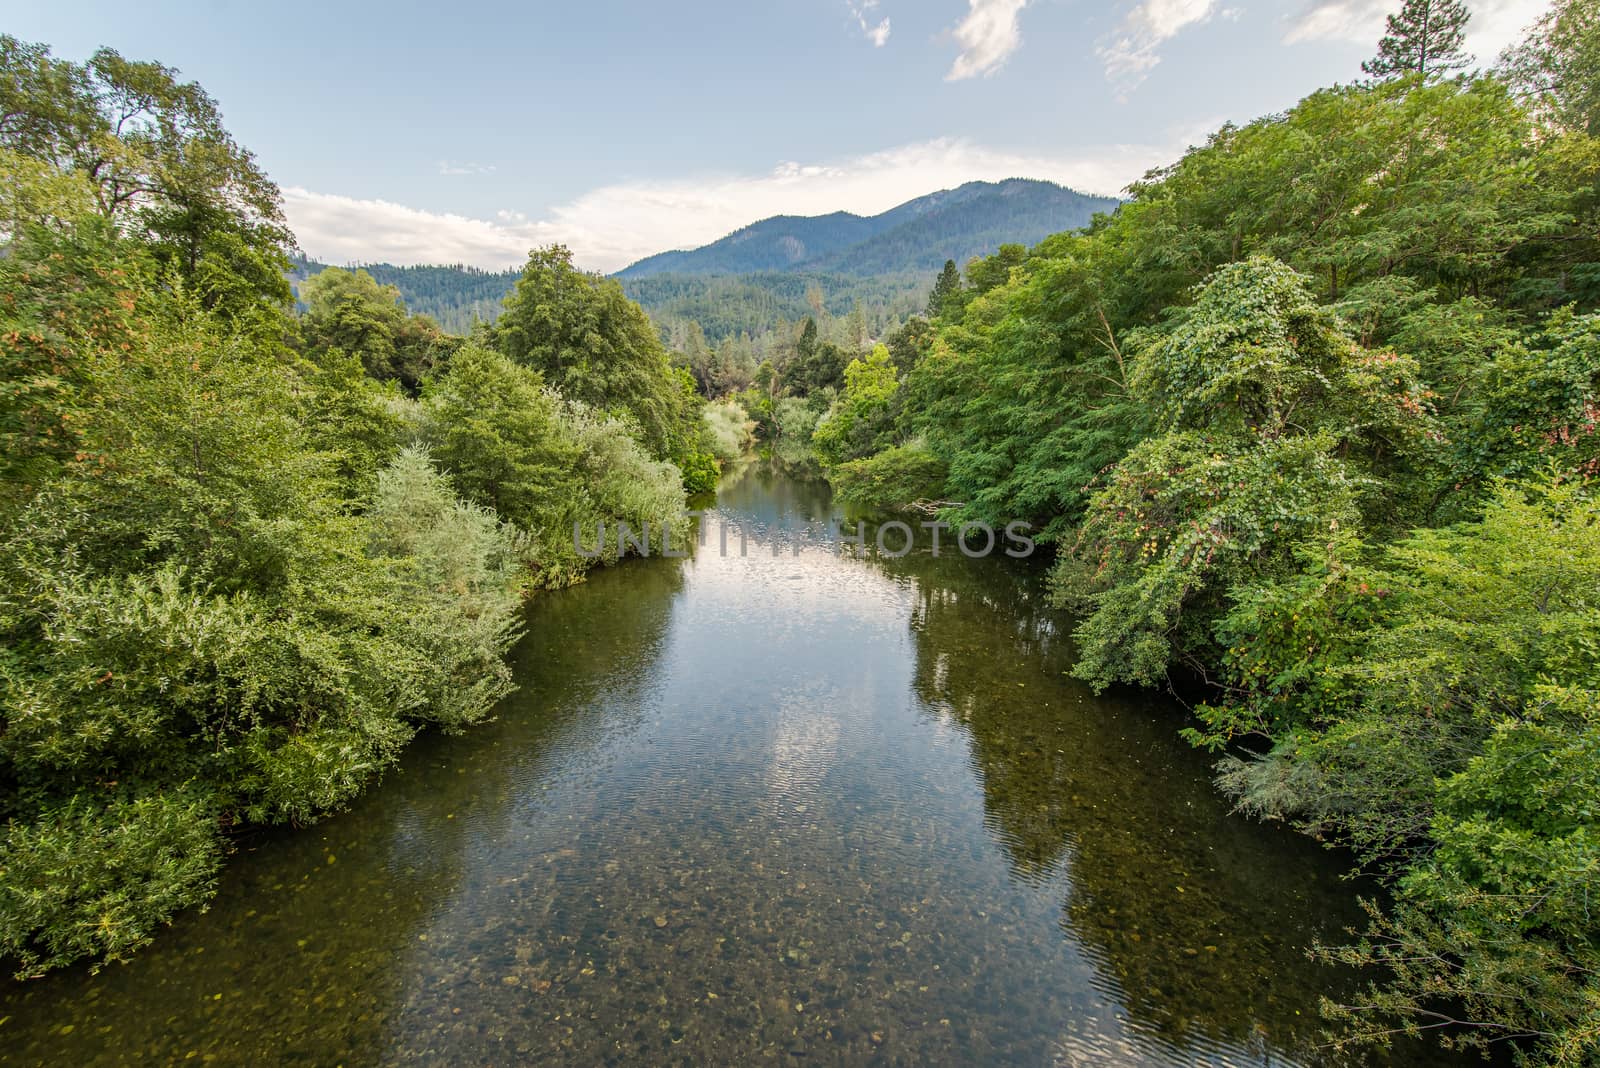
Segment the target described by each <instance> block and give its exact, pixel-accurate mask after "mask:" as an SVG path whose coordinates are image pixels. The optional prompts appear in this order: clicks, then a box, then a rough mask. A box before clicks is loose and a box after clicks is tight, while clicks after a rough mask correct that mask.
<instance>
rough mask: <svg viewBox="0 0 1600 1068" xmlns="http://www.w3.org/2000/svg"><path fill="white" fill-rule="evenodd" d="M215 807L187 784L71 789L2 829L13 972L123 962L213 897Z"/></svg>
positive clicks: (2, 909) (0, 910)
mask: <svg viewBox="0 0 1600 1068" xmlns="http://www.w3.org/2000/svg"><path fill="white" fill-rule="evenodd" d="M221 860H222V851H221V849H220V845H219V842H218V840H217V835H216V810H215V808H214V807H213V805H212V804H210V803H208V801H207V799H205V798H204V797H203V796H201V795H196V794H195V793H194V792H193V791H183V790H175V791H171V792H168V793H165V794H157V795H150V796H143V797H120V796H115V795H113V797H112V798H110V799H109V800H103V799H100V798H92V799H91V798H88V797H84V798H79V797H74V798H72V799H71V800H69V801H67V802H66V803H64V804H61V805H57V806H54V807H52V808H49V809H46V810H44V811H42V812H40V813H39V814H38V815H37V817H36V818H35V819H34V820H32V821H30V822H27V823H19V822H11V823H8V824H7V825H6V827H5V831H4V836H3V837H0V873H4V878H3V879H0V953H4V954H5V955H6V956H7V957H10V958H12V959H14V960H16V961H17V962H18V964H19V970H18V976H19V977H24V976H27V975H30V974H36V973H38V972H42V971H44V970H46V969H48V968H54V967H59V966H60V965H63V964H68V963H70V962H72V961H74V960H77V959H79V958H81V957H93V958H96V959H98V960H107V961H116V960H125V959H127V957H128V955H129V954H131V953H132V952H133V951H135V950H137V949H139V948H140V947H141V946H144V945H146V944H147V943H148V942H149V941H150V939H151V938H152V937H153V936H154V934H155V932H156V930H157V929H158V928H159V927H161V926H162V925H163V924H165V923H166V921H167V919H168V918H169V917H170V916H171V915H172V914H173V913H174V912H177V911H178V910H179V909H180V908H182V907H184V906H185V905H188V904H191V903H192V902H194V901H198V900H203V899H204V898H206V897H208V896H210V893H211V890H212V887H213V885H214V883H215V879H216V872H217V868H218V867H219V866H220V864H221Z"/></svg>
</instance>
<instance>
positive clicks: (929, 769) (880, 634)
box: [0, 464, 1415, 1065]
mask: <svg viewBox="0 0 1600 1068" xmlns="http://www.w3.org/2000/svg"><path fill="white" fill-rule="evenodd" d="M717 507H718V509H719V513H718V514H715V515H711V516H708V517H707V520H706V522H707V525H708V527H709V528H710V532H711V537H710V538H709V539H708V541H709V544H708V546H707V548H705V549H702V550H700V551H699V552H698V553H697V554H696V555H695V557H694V558H693V559H691V560H687V561H677V560H652V561H643V562H634V563H630V564H627V565H625V566H623V567H620V568H616V569H612V570H609V571H606V572H604V573H601V574H598V575H596V576H594V577H593V578H592V579H591V580H590V581H589V582H588V583H586V584H585V585H584V586H581V587H579V588H576V589H574V590H570V591H566V592H563V593H561V594H556V595H550V596H542V597H540V598H539V599H538V601H537V602H536V603H534V604H533V605H532V607H531V609H530V613H529V636H528V638H527V639H526V640H525V641H524V642H523V643H522V645H521V646H520V647H519V649H518V653H517V656H518V660H517V665H516V668H517V677H518V680H519V682H520V683H521V686H522V689H521V690H520V691H519V692H518V693H517V694H516V695H514V696H513V697H512V698H511V699H509V700H508V701H507V702H506V704H505V705H504V706H503V708H502V709H501V711H500V714H499V716H498V718H497V720H496V721H495V722H494V723H493V724H490V725H488V726H485V727H483V728H480V729H478V730H476V731H474V732H473V733H471V734H469V735H467V736H465V737H462V738H456V739H439V738H433V739H427V740H424V741H423V742H422V743H421V744H419V745H418V746H417V747H416V748H415V749H414V750H413V751H412V752H411V753H410V754H408V756H407V759H406V761H405V763H404V765H403V767H402V768H401V769H400V770H399V771H398V772H397V773H395V774H393V775H391V776H390V778H389V779H388V781H386V782H385V783H384V784H383V785H382V786H381V787H380V788H378V789H377V790H375V791H374V792H372V793H371V794H369V795H368V796H367V797H366V798H365V799H364V800H363V801H362V802H361V803H359V804H358V805H357V806H356V807H355V808H354V809H353V810H352V811H350V812H348V813H346V814H344V815H342V816H340V817H337V818H335V819H332V820H330V821H328V822H327V823H325V824H324V825H322V826H319V827H317V828H313V829H309V830H305V831H300V832H296V833H289V834H281V835H278V834H274V835H265V836H260V837H258V838H256V839H254V840H252V841H250V842H248V843H246V844H245V851H244V853H243V855H242V856H240V857H239V858H236V862H235V863H234V864H233V865H232V866H230V868H229V869H228V871H227V873H226V876H225V880H224V886H223V892H222V894H221V895H220V896H219V898H218V900H217V901H216V903H215V904H214V906H213V908H212V909H211V910H210V911H209V912H208V913H206V914H204V915H192V916H185V917H183V918H181V919H180V921H179V922H178V923H177V924H176V925H175V926H174V927H173V928H172V930H170V931H168V932H166V933H165V934H164V935H163V936H162V938H161V939H160V940H158V942H157V943H156V945H155V946H154V947H153V948H152V949H151V950H149V951H147V952H146V953H144V954H142V955H141V956H140V957H138V958H137V959H136V960H135V961H134V962H133V963H132V964H130V965H128V966H126V967H114V968H110V969H107V970H106V971H104V972H102V973H101V974H100V975H98V976H92V977H91V976H89V975H87V974H85V973H81V972H79V973H69V974H66V975H61V976H56V977H52V978H50V979H47V980H45V981H42V982H38V983H34V984H29V985H25V986H17V985H12V986H9V987H5V988H3V989H0V1002H3V1003H0V1016H5V1017H7V1019H6V1021H5V1022H4V1024H0V1027H3V1033H0V1038H4V1040H5V1041H4V1044H3V1045H0V1051H3V1052H0V1058H4V1059H5V1060H6V1061H7V1062H8V1063H81V1064H116V1063H122V1062H133V1061H155V1062H158V1063H159V1062H166V1061H172V1060H179V1059H183V1058H184V1057H186V1056H188V1055H189V1054H191V1053H193V1054H194V1055H195V1056H196V1057H197V1058H205V1057H210V1058H213V1059H215V1060H216V1061H218V1062H222V1063H244V1062H251V1061H257V1062H259V1061H298V1062H303V1063H319V1064H320V1063H344V1064H349V1065H354V1064H398V1063H450V1064H505V1063H508V1062H516V1061H522V1060H537V1061H540V1062H551V1063H570V1064H578V1065H588V1064H612V1063H641V1062H642V1063H684V1064H708V1063H709V1064H735V1063H745V1062H750V1061H755V1060H758V1059H762V1060H765V1059H772V1060H778V1061H791V1060H799V1059H807V1060H812V1061H817V1060H818V1059H820V1060H821V1061H822V1062H835V1061H837V1062H844V1063H855V1062H862V1063H867V1062H871V1063H888V1064H899V1063H903V1064H927V1063H953V1064H966V1063H995V1064H1000V1063H1009V1064H1049V1063H1055V1064H1162V1063H1165V1064H1192V1063H1217V1064H1269V1063H1270V1064H1283V1063H1301V1062H1306V1063H1310V1062H1313V1061H1315V1060H1316V1059H1317V1054H1316V1052H1315V1051H1314V1050H1313V1049H1312V1048H1311V1047H1312V1044H1313V1043H1314V1041H1315V1029H1316V1001H1317V997H1318V995H1319V994H1321V993H1326V992H1334V991H1337V990H1338V989H1340V988H1341V984H1342V983H1344V982H1346V979H1345V978H1344V977H1342V976H1340V975H1338V974H1335V973H1331V972H1329V971H1328V970H1326V969H1322V968H1320V967H1317V966H1314V965H1312V964H1311V963H1310V962H1309V961H1307V960H1306V959H1305V958H1304V956H1303V955H1302V950H1303V947H1304V946H1306V945H1307V944H1308V943H1309V942H1310V941H1311V940H1312V939H1313V938H1314V937H1316V936H1317V935H1318V934H1331V933H1333V932H1334V931H1335V930H1336V929H1337V927H1338V925H1339V923H1340V922H1342V921H1346V920H1349V919H1351V918H1352V917H1350V914H1349V901H1350V892H1349V889H1348V887H1345V886H1342V885H1339V884H1338V883H1337V882H1336V880H1335V879H1334V861H1332V860H1331V859H1330V858H1328V857H1325V856H1324V855H1322V854H1320V853H1319V852H1318V851H1317V850H1316V849H1315V848H1314V847H1313V846H1312V845H1311V844H1310V843H1308V842H1304V841H1302V840H1299V839H1295V838H1291V837H1287V836H1283V835H1279V834H1276V833H1274V832H1272V831H1271V830H1270V829H1265V828H1261V827H1259V826H1254V825H1251V824H1248V823H1245V822H1243V821H1238V820H1232V819H1230V818H1228V817H1227V815H1226V813H1225V812H1224V810H1223V808H1222V806H1221V805H1220V804H1219V803H1218V801H1217V799H1216V798H1215V796H1214V795H1213V794H1212V792H1211V791H1210V789H1209V787H1208V785H1207V781H1206V768H1205V766H1204V761H1203V760H1201V759H1200V758H1198V757H1196V756H1195V755H1194V754H1192V753H1190V752H1188V751H1187V750H1185V749H1183V748H1182V747H1181V745H1179V744H1178V743H1176V742H1175V741H1174V740H1173V734H1174V724H1173V722H1172V714H1171V713H1170V712H1169V711H1167V710H1165V709H1164V708H1163V707H1161V706H1160V704H1159V703H1158V702H1156V703H1152V702H1148V701H1145V700H1142V699H1131V698H1119V699H1111V700H1107V699H1100V698H1094V697H1092V696H1091V695H1089V694H1088V693H1087V692H1086V691H1084V690H1083V689H1082V688H1081V687H1079V686H1077V685H1076V684H1075V683H1073V682H1072V681H1071V680H1070V679H1068V678H1067V677H1066V676H1065V674H1064V671H1065V668H1066V667H1067V665H1068V664H1069V663H1070V649H1069V648H1068V647H1067V644H1066V638H1065V637H1064V633H1065V626H1064V623H1063V621H1062V620H1061V619H1060V618H1059V617H1057V616H1055V615H1054V614H1053V613H1052V612H1050V611H1049V610H1048V609H1046V608H1045V607H1044V606H1043V604H1042V603H1041V602H1040V599H1039V593H1038V584H1037V581H1036V579H1037V576H1036V575H1034V574H1031V573H1030V572H1029V571H1028V569H1027V568H1026V567H1019V566H1015V565H1008V564H1006V563H1004V562H1003V561H1000V560H992V561H983V562H973V561H968V560H965V559H963V558H962V557H960V556H959V555H946V556H944V557H942V558H941V559H937V560H935V559H933V558H932V557H931V556H929V555H928V554H926V553H921V552H919V553H914V554H912V555H911V556H908V557H906V558H904V559H901V560H870V559H869V560H861V559H849V558H841V557H839V556H838V555H836V554H835V553H833V552H831V551H829V550H827V549H824V548H819V547H816V546H815V545H810V546H802V548H801V550H800V552H799V553H798V554H795V553H794V552H793V551H792V548H791V546H792V544H793V542H794V541H795V539H796V538H797V537H798V535H799V532H801V531H803V530H805V529H806V528H807V527H811V528H812V529H813V530H820V528H821V526H822V525H823V524H824V523H825V522H826V521H827V520H828V519H829V518H830V516H832V515H833V514H834V510H833V507H832V505H831V502H830V499H829V495H828V491H827V487H826V486H825V485H823V484H820V483H816V482H808V481H805V480H802V479H798V478H795V477H794V476H793V475H792V474H789V473H786V472H784V471H782V470H779V469H777V468H775V467H773V466H771V465H764V464H755V465H750V466H748V467H746V468H744V469H742V470H741V471H739V472H735V473H733V474H731V475H730V477H729V478H728V479H727V481H726V482H725V483H724V485H723V487H722V488H721V491H720V495H719V503H718V505H717ZM722 519H727V520H729V521H731V522H737V523H739V524H740V525H742V526H744V527H746V528H747V529H749V530H751V531H752V532H753V534H755V535H756V537H755V540H753V541H752V543H751V544H750V546H749V548H748V554H747V555H744V556H741V555H739V553H738V547H737V540H735V541H734V542H733V545H732V546H731V549H732V552H731V554H730V555H729V556H722V555H721V554H720V553H719V552H718V551H717V548H718V547H717V541H716V535H715V526H714V524H716V523H717V522H719V521H721V520H722ZM772 543H777V544H779V545H780V548H781V552H780V553H779V554H778V555H777V556H774V555H773V553H772V551H771V544H772ZM1407 1063H1415V1062H1414V1061H1408V1062H1407Z"/></svg>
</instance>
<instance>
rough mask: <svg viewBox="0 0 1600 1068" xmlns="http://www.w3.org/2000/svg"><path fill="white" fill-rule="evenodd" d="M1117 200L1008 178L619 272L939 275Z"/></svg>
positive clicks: (759, 228)
mask: <svg viewBox="0 0 1600 1068" xmlns="http://www.w3.org/2000/svg"><path fill="white" fill-rule="evenodd" d="M1117 203H1118V201H1117V200H1116V199H1114V198H1112V197H1096V196H1088V195H1086V194H1083V193H1079V192H1076V191H1075V190H1071V189H1067V188H1065V187H1063V186H1059V185H1056V184H1055V183H1054V182H1045V181H1039V180H1036V179H1029V178H1009V179H1006V180H1005V181H1003V182H968V183H967V184H965V185H963V186H960V187H958V188H956V189H945V190H941V191H939V192H937V193H930V194H928V195H927V196H923V197H918V198H917V199H915V200H910V201H907V202H906V203H904V204H901V205H899V206H898V207H895V208H891V209H889V210H888V211H886V212H883V213H882V214H879V215H873V216H870V217H862V216H859V215H852V214H850V213H849V212H834V213H833V214H831V215H820V216H814V217H806V216H794V215H779V216H774V217H773V218H770V219H763V220H762V221H760V222H757V223H752V224H750V225H749V226H746V227H744V228H742V229H739V230H736V231H734V232H733V233H731V234H729V235H728V236H726V237H724V238H721V239H720V240H718V241H714V242H712V243H711V244H709V245H706V246H704V247H702V248H698V249H692V250H689V251H674V252H662V253H659V254H657V255H654V256H650V257H648V258H646V259H642V260H640V261H639V262H638V263H635V264H632V265H630V266H628V267H625V268H623V269H622V270H621V271H618V272H617V277H618V278H621V279H623V280H624V281H632V280H635V279H640V278H648V277H653V276H658V275H664V274H676V275H727V274H748V273H754V272H784V271H792V272H803V273H809V274H838V275H847V276H852V277H874V276H879V275H885V274H893V273H897V272H902V271H929V272H932V271H937V270H938V269H939V267H940V266H941V265H942V264H943V263H944V262H945V261H946V260H951V259H953V260H955V261H956V262H957V263H965V262H966V261H967V260H969V259H971V258H972V257H974V256H981V255H987V254H989V253H991V252H993V251H995V249H997V248H999V247H1000V246H1001V245H1002V244H1025V245H1032V244H1035V243H1037V242H1039V241H1042V240H1043V239H1044V238H1046V237H1048V236H1049V235H1051V234H1055V233H1060V232H1062V231H1064V230H1076V229H1079V228H1081V227H1084V226H1087V225H1088V224H1089V221H1090V220H1091V219H1093V218H1094V216H1095V214H1096V213H1098V212H1110V211H1113V210H1115V209H1116V206H1117Z"/></svg>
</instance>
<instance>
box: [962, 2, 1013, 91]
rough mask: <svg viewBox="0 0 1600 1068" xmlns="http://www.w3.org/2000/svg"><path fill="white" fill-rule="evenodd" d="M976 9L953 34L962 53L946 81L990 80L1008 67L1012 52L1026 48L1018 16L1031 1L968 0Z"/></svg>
mask: <svg viewBox="0 0 1600 1068" xmlns="http://www.w3.org/2000/svg"><path fill="white" fill-rule="evenodd" d="M967 2H968V3H969V4H971V5H972V10H971V11H968V12H967V17H966V18H964V19H962V20H961V22H960V24H959V25H958V26H956V28H955V29H954V30H953V31H951V32H952V34H953V35H954V36H955V39H956V43H957V44H959V45H960V46H961V54H960V55H959V56H957V57H956V61H955V62H954V63H952V64H951V65H950V73H949V74H946V75H945V80H946V81H950V82H958V81H961V80H962V79H963V78H978V77H985V78H986V77H988V76H989V75H991V74H993V73H994V72H995V71H997V70H999V69H1000V68H1001V67H1003V66H1004V65H1005V62H1006V60H1007V59H1009V58H1011V53H1013V52H1015V51H1016V50H1017V49H1019V48H1021V47H1022V32H1021V30H1019V29H1018V28H1017V16H1018V15H1020V14H1022V9H1023V8H1025V7H1027V6H1028V0H967Z"/></svg>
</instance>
